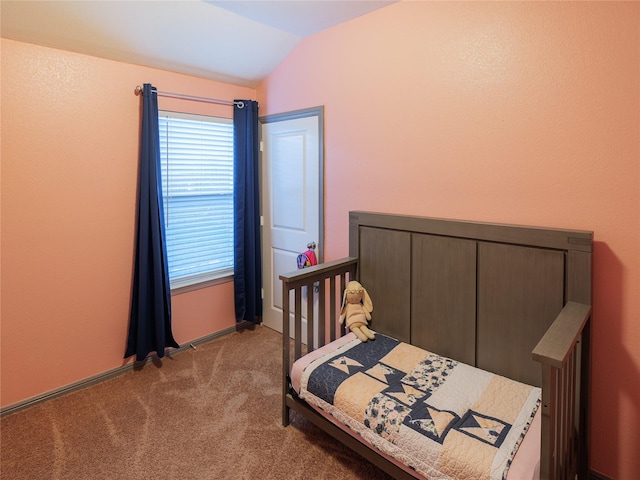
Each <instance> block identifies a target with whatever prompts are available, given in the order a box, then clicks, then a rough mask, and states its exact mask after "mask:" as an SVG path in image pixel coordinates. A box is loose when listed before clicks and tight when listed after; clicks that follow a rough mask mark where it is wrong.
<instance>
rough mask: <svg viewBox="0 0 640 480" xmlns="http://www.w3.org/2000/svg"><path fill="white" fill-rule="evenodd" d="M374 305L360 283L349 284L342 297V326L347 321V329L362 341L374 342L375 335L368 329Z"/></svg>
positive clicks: (352, 282)
mask: <svg viewBox="0 0 640 480" xmlns="http://www.w3.org/2000/svg"><path fill="white" fill-rule="evenodd" d="M371 312H373V303H372V302H371V298H369V294H368V293H367V291H366V290H365V289H364V287H363V286H362V285H360V283H358V282H356V281H351V282H349V283H347V286H346V288H345V289H344V296H343V297H342V310H341V311H340V324H343V323H344V321H345V320H346V321H347V328H348V329H349V330H351V331H352V332H353V333H355V334H356V336H357V337H358V338H359V339H360V340H361V341H362V342H366V341H367V340H374V339H375V335H374V333H373V332H372V331H371V330H369V329H368V328H367V325H368V321H369V320H371Z"/></svg>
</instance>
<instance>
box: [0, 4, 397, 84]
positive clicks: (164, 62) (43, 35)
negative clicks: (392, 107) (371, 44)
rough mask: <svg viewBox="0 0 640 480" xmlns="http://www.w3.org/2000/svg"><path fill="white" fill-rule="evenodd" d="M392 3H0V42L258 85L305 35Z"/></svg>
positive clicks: (229, 81)
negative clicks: (42, 46) (16, 41)
mask: <svg viewBox="0 0 640 480" xmlns="http://www.w3.org/2000/svg"><path fill="white" fill-rule="evenodd" d="M395 1H397V0H289V1H281V0H249V1H244V0H206V1H204V0H174V1H171V0H169V1H142V0H128V1H106V0H105V1H103V0H97V1H95V0H94V1H67V0H57V1H24V0H22V1H16V0H2V2H1V4H0V5H1V16H0V18H1V26H2V30H1V32H2V37H5V38H9V39H13V40H19V41H23V42H27V43H35V44H38V45H44V46H48V47H53V48H59V49H63V50H69V51H73V52H78V53H84V54H88V55H93V56H97V57H102V58H108V59H112V60H118V61H122V62H127V63H135V64H139V65H146V66H150V67H155V68H160V69H164V70H170V71H175V72H180V73H185V74H188V75H195V76H199V77H203V78H209V79H213V80H219V81H223V82H228V83H234V84H237V85H242V86H248V87H255V86H257V85H258V83H259V82H260V81H261V80H262V79H263V78H264V77H266V76H267V75H268V74H269V73H270V72H271V71H272V70H273V69H274V68H275V67H276V66H277V65H278V64H279V63H280V62H281V61H282V60H283V59H284V58H285V57H286V56H287V55H288V54H289V53H290V52H291V50H292V49H293V48H294V47H295V46H296V44H297V43H298V42H299V41H300V40H301V39H303V38H304V37H306V36H308V35H313V34H314V33H317V32H319V31H321V30H324V29H327V28H331V27H333V26H336V25H338V24H340V23H343V22H346V21H349V20H352V19H354V18H356V17H359V16H361V15H365V14H367V13H370V12H372V11H374V10H377V9H379V8H383V7H386V6H387V5H389V4H392V3H395Z"/></svg>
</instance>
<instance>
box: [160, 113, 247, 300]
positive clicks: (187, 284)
mask: <svg viewBox="0 0 640 480" xmlns="http://www.w3.org/2000/svg"><path fill="white" fill-rule="evenodd" d="M161 117H169V118H175V119H184V120H192V121H200V122H210V123H224V124H231V125H232V124H233V119H231V118H227V117H219V116H214V115H203V114H196V113H187V112H176V111H171V110H159V111H158V120H159V121H160V118H161ZM231 142H232V144H231V148H232V149H233V135H232V137H231ZM164 162H165V159H164V158H163V156H162V147H161V149H160V163H161V164H164ZM232 167H233V165H232ZM162 170H164V166H162V167H161V171H162ZM164 181H165V178H164V176H162V178H161V182H162V186H161V188H162V196H163V209H166V208H167V202H168V199H167V198H165V197H166V189H165V183H164ZM232 195H233V193H232ZM167 218H168V213H166V211H165V213H164V220H165V222H166V219H167ZM232 221H233V220H232ZM232 226H233V225H232ZM166 230H167V228H166V226H165V234H166ZM165 243H166V240H165ZM232 255H233V251H232ZM168 260H169V259H168V252H167V262H168ZM232 260H233V259H232ZM233 275H234V267H233V266H232V267H230V268H223V269H219V270H214V271H209V272H204V273H198V274H194V275H187V276H183V277H180V278H177V279H172V278H171V277H170V278H169V282H170V288H171V294H172V295H177V294H180V293H185V292H189V291H193V290H199V289H201V288H206V287H210V286H213V285H219V284H222V283H227V282H230V281H233Z"/></svg>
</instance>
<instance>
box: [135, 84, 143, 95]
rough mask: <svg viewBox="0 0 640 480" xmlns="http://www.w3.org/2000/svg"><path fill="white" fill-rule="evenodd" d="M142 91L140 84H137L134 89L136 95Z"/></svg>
mask: <svg viewBox="0 0 640 480" xmlns="http://www.w3.org/2000/svg"><path fill="white" fill-rule="evenodd" d="M142 91H143V88H142V87H141V86H140V85H138V86H137V87H136V90H135V92H136V95H140V94H141V93H142Z"/></svg>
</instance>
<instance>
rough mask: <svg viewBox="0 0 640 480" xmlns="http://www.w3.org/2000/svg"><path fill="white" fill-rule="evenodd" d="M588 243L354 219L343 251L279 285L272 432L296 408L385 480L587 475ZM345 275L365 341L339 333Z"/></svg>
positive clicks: (486, 227) (388, 218)
mask: <svg viewBox="0 0 640 480" xmlns="http://www.w3.org/2000/svg"><path fill="white" fill-rule="evenodd" d="M591 250H592V233H591V232H586V231H576V230H559V229H545V228H534V227H524V226H514V225H499V224H488V223H480V222H463V221H454V220H444V219H434V218H424V217H414V216H402V215H390V214H379V213H370V212H351V213H350V215H349V255H350V256H349V257H347V258H344V259H341V260H337V261H333V262H328V263H325V264H322V265H318V266H314V267H310V268H306V269H303V270H298V271H295V272H293V273H291V274H285V275H281V276H280V278H281V280H282V282H283V296H282V307H283V425H285V426H287V425H288V422H289V409H291V408H293V409H295V410H296V411H298V412H300V413H302V414H303V415H304V416H305V417H307V418H308V419H309V420H310V421H312V422H313V423H314V424H316V425H318V426H319V427H320V428H322V429H324V430H325V431H327V432H328V433H329V434H331V435H333V436H334V437H335V438H336V439H338V440H339V441H341V442H343V443H344V444H345V445H347V446H348V447H350V448H352V449H353V450H355V451H356V452H358V453H360V454H361V455H363V456H364V457H365V458H367V459H368V460H370V461H371V462H372V463H374V464H376V465H377V466H379V467H380V468H382V469H383V470H385V471H386V472H388V473H389V474H391V475H392V476H394V478H407V479H409V478H441V479H445V478H503V476H506V478H508V479H511V478H517V479H522V478H525V475H527V477H526V478H537V476H538V472H539V475H540V477H541V478H545V479H546V478H551V479H563V478H567V479H568V478H574V477H575V476H576V475H578V478H587V475H588V458H587V454H588V444H587V440H588V422H587V420H588V391H589V383H588V380H589V336H590V317H591V307H590V305H591V265H592V260H591V255H592V254H591ZM356 278H357V279H358V280H359V281H360V283H362V284H363V286H364V287H365V288H366V289H367V290H368V292H369V294H370V296H371V298H372V300H373V303H374V311H373V314H372V317H373V318H372V322H371V325H370V328H371V329H372V330H374V331H375V332H376V339H375V340H373V341H369V342H366V343H362V342H360V340H358V339H357V338H355V336H354V335H353V334H352V333H349V334H348V335H342V333H343V332H341V331H340V328H339V325H338V315H339V308H340V301H341V295H342V290H343V289H344V286H345V285H346V283H347V282H348V281H349V280H352V279H356ZM311 287H312V288H311ZM290 323H291V324H292V327H291V326H290ZM290 337H292V338H293V341H292V342H291V341H289V338H290ZM303 353H306V355H303ZM421 375H423V376H421ZM353 392H357V393H356V394H353Z"/></svg>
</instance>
